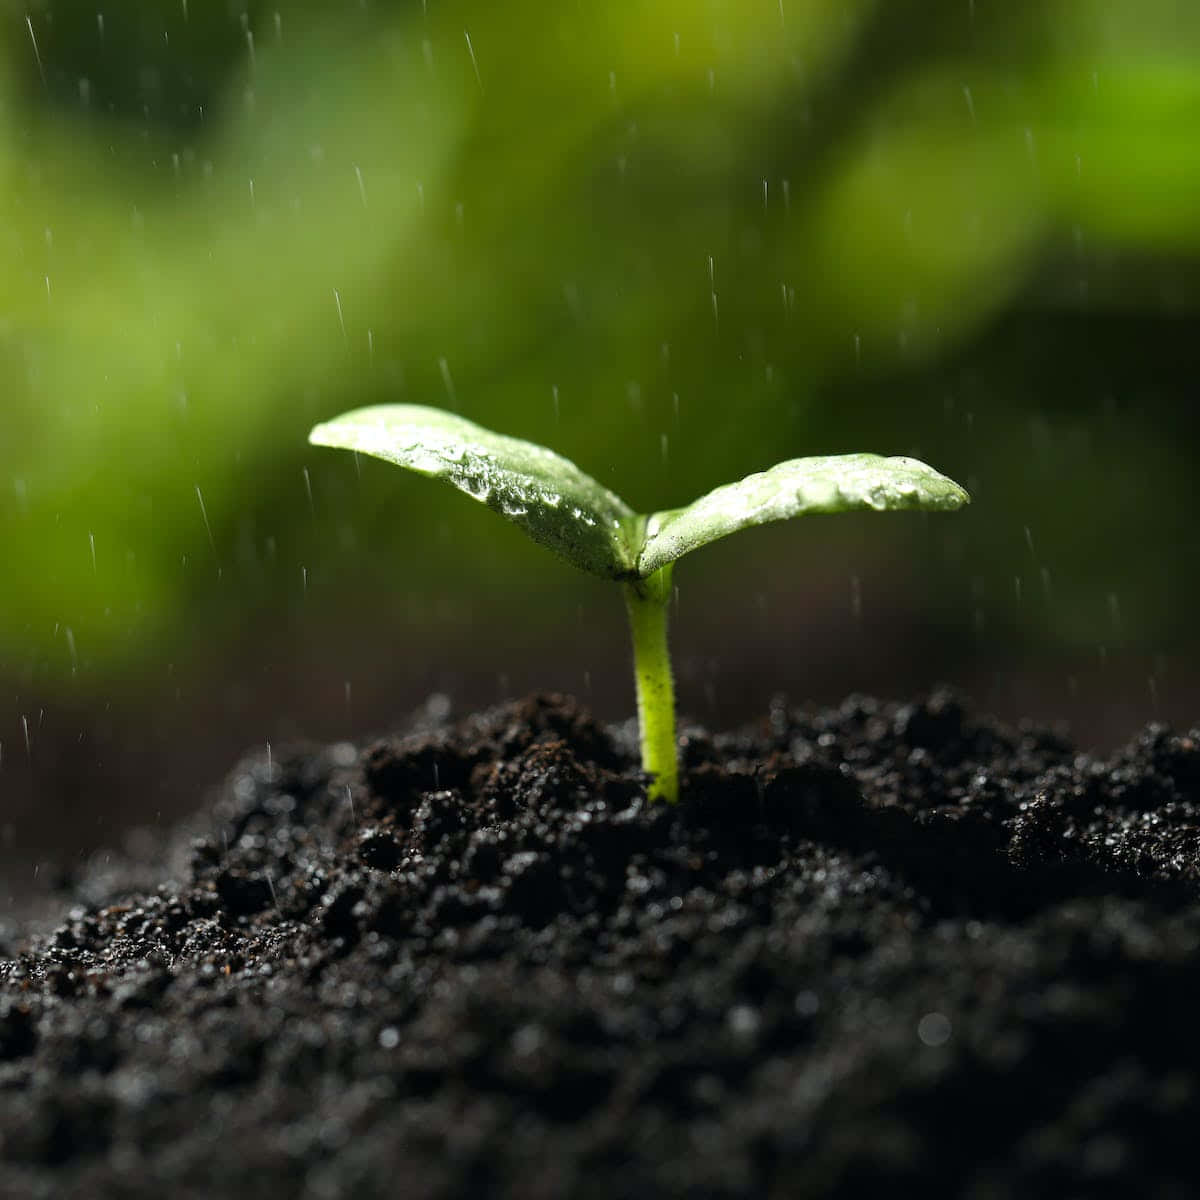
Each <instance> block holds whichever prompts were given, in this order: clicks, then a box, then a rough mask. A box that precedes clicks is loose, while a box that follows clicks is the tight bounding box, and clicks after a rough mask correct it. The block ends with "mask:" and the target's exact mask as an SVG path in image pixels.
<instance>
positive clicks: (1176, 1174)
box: [0, 694, 1200, 1200]
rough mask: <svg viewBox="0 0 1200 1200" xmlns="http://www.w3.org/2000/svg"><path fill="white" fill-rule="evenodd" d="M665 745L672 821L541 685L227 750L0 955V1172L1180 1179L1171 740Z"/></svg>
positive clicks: (884, 1190) (856, 720)
mask: <svg viewBox="0 0 1200 1200" xmlns="http://www.w3.org/2000/svg"><path fill="white" fill-rule="evenodd" d="M685 732H686V738H685V748H684V760H685V766H686V771H685V777H686V784H685V795H684V799H683V801H682V802H681V803H680V804H679V805H678V806H677V807H674V808H668V807H665V806H661V805H658V806H650V807H647V805H646V804H645V803H644V801H643V799H642V795H643V789H642V787H641V781H640V780H639V777H638V775H637V772H636V770H635V768H634V765H633V763H634V746H633V745H632V740H633V731H632V729H630V728H629V727H627V726H626V727H622V728H621V729H618V730H606V729H604V728H601V727H599V726H597V725H596V724H594V723H593V722H592V721H591V720H590V718H589V717H588V716H587V715H586V714H585V713H584V712H582V711H581V710H580V709H578V708H577V707H576V706H575V705H574V704H573V703H572V702H570V701H567V700H562V699H558V698H537V699H531V700H527V701H523V702H520V703H515V704H512V705H509V706H505V707H502V708H498V709H495V710H492V711H490V712H487V713H484V714H482V715H477V716H473V717H470V718H468V719H467V720H465V721H463V722H462V723H461V724H457V725H454V724H443V725H437V724H433V723H427V724H426V725H425V726H423V727H416V726H414V727H413V728H412V729H410V730H409V731H408V733H407V734H406V735H405V736H398V737H395V738H390V739H387V740H384V741H380V742H377V743H375V744H373V745H369V746H366V747H364V748H361V749H358V748H354V747H350V746H348V745H342V746H335V747H329V748H325V749H320V750H317V751H315V752H311V751H310V752H306V751H296V752H295V753H293V754H291V755H290V756H280V755H279V754H278V752H277V753H276V760H275V763H274V766H273V769H272V768H271V767H269V766H268V764H267V763H266V762H264V761H260V760H255V761H248V762H246V763H244V764H243V765H242V766H241V767H240V768H238V770H237V771H235V772H234V774H233V775H232V777H231V779H230V781H229V783H228V785H227V788H226V790H225V792H224V794H223V795H222V797H221V798H220V800H219V801H218V802H217V803H216V805H215V807H214V809H213V810H212V811H211V812H209V813H208V814H207V815H206V816H205V817H203V818H202V819H201V823H199V824H197V825H195V826H194V827H193V828H191V829H186V830H183V831H181V832H180V833H179V834H177V835H176V836H175V837H174V839H173V840H172V841H171V842H170V843H168V844H167V845H166V846H164V847H163V849H162V857H161V858H160V860H159V871H160V878H162V877H167V876H170V877H171V878H172V879H173V880H176V881H177V882H163V883H161V884H159V885H158V886H157V887H151V888H150V889H149V890H146V889H145V885H144V883H139V882H136V881H137V880H139V879H141V880H144V878H145V870H146V868H145V866H144V865H142V866H141V867H139V866H137V865H136V864H131V865H130V867H129V868H128V869H129V871H132V872H134V875H132V876H131V875H129V874H125V875H123V874H122V872H121V871H119V870H118V871H116V872H110V873H109V874H108V875H106V876H93V877H91V878H85V879H83V880H81V881H79V883H78V885H77V895H78V896H80V897H84V898H85V899H84V900H83V901H82V902H78V903H77V904H76V906H75V907H73V908H71V910H70V912H69V915H68V916H67V918H66V919H65V920H64V921H63V922H62V924H61V925H59V926H58V928H57V929H55V930H54V931H53V932H52V933H50V934H48V935H46V936H44V937H40V938H37V939H35V940H34V941H33V942H32V943H31V944H30V945H29V946H28V947H27V948H26V949H25V950H23V951H21V952H20V953H18V952H17V950H18V948H17V947H15V946H12V945H9V946H7V947H4V946H0V956H13V955H15V957H0V1161H2V1164H3V1167H2V1171H0V1195H3V1196H4V1197H5V1198H9V1197H13V1198H16V1197H25V1196H31V1197H32V1196H36V1197H47V1198H49V1197H54V1198H55V1200H58V1198H63V1197H65V1198H73V1197H80V1198H83V1197H88V1198H93V1197H98V1198H103V1197H115V1196H120V1197H143V1196H144V1197H147V1198H148V1197H155V1198H156V1200H158V1198H160V1197H170V1198H172V1200H188V1198H192V1197H201V1196H223V1197H242V1196H263V1197H268V1196H269V1197H279V1196H301V1197H306V1198H307V1197H311V1198H314V1200H317V1198H326V1197H341V1196H348V1197H349V1196H353V1197H355V1198H356V1200H360V1198H371V1197H388V1198H389V1200H394V1198H396V1197H401V1198H404V1197H418V1198H419V1197H442V1196H444V1197H451V1196H454V1197H459V1196H462V1197H467V1196H469V1197H490V1196H503V1197H513V1198H517V1197H520V1198H521V1200H537V1198H539V1197H546V1198H549V1197H562V1196H573V1197H574V1196H577V1197H596V1198H597V1200H600V1198H603V1200H620V1198H625V1197H628V1198H633V1197H653V1196H659V1195H664V1196H665V1195H669V1196H688V1197H733V1196H753V1197H768V1198H774V1197H779V1198H785V1197H786V1198H789V1200H791V1198H800V1200H803V1198H805V1197H827V1196H859V1195H870V1196H881V1197H882V1196H888V1195H895V1196H916V1197H930V1196H951V1195H953V1196H967V1197H973V1198H978V1200H993V1198H1001V1197H1014V1198H1016V1197H1021V1198H1023V1200H1027V1198H1029V1197H1042V1196H1046V1197H1050V1196H1053V1197H1055V1198H1062V1197H1094V1196H1112V1197H1123V1198H1124V1197H1130V1196H1134V1195H1145V1196H1152V1197H1171V1196H1179V1197H1189V1196H1193V1195H1195V1194H1196V1188H1197V1180H1198V1179H1200V1171H1198V1169H1197V1164H1196V1151H1195V1146H1196V1137H1197V1135H1196V1130H1197V1127H1198V1124H1197V1123H1198V1118H1200V1049H1198V1046H1197V1034H1196V1030H1197V1025H1198V1016H1200V903H1198V902H1197V901H1198V898H1200V733H1193V734H1191V735H1188V736H1179V735H1176V734H1173V733H1171V732H1170V731H1168V730H1167V729H1164V728H1160V727H1150V728H1148V729H1147V730H1146V731H1145V732H1144V733H1143V734H1142V735H1141V736H1140V737H1138V738H1137V739H1136V740H1135V741H1134V742H1132V743H1131V744H1130V745H1129V746H1128V747H1127V748H1126V749H1125V750H1123V751H1121V752H1120V753H1118V754H1117V755H1116V756H1115V757H1113V758H1112V759H1111V760H1108V761H1099V760H1096V759H1093V758H1090V757H1088V756H1086V755H1081V754H1077V753H1076V752H1075V751H1074V750H1073V749H1072V748H1071V747H1070V746H1069V745H1068V744H1066V742H1064V741H1063V740H1061V739H1060V738H1059V737H1057V736H1055V735H1052V734H1049V733H1047V732H1044V731H1040V730H1034V729H1020V730H1012V729H1006V728H1002V727H1000V726H998V725H996V724H994V723H993V722H991V721H988V720H985V719H981V718H978V717H975V716H973V715H972V714H970V713H969V712H967V711H965V710H964V708H963V707H962V705H961V704H960V703H959V702H958V701H956V700H955V699H954V698H953V697H951V696H948V695H944V694H937V695H934V696H933V697H931V698H930V699H928V700H927V701H925V702H922V703H917V704H905V705H882V704H878V703H876V702H874V701H870V700H864V699H852V700H850V701H847V702H846V704H844V705H843V706H842V708H840V709H839V710H836V711H826V712H819V713H811V712H796V711H792V710H790V709H788V708H786V707H785V706H784V705H782V704H778V705H776V706H774V707H772V709H771V711H770V713H769V716H768V717H767V718H766V719H765V720H764V721H763V722H762V723H761V724H760V725H758V726H755V727H753V728H751V729H748V730H745V731H743V732H741V733H738V734H734V735H730V736H720V737H715V736H710V735H708V734H706V733H704V732H703V731H701V730H698V729H689V730H686V731H685ZM137 872H141V875H140V876H139V875H138V874H137ZM87 897H90V899H86V898H87Z"/></svg>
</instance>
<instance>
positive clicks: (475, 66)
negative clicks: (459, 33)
mask: <svg viewBox="0 0 1200 1200" xmlns="http://www.w3.org/2000/svg"><path fill="white" fill-rule="evenodd" d="M463 37H465V38H466V39H467V53H468V54H469V55H470V56H471V69H472V70H473V71H474V72H475V82H476V83H477V84H479V91H480V93H481V94H482V92H483V78H482V77H481V76H480V74H479V63H478V62H477V61H476V58H475V47H474V46H472V45H471V35H470V34H469V33H468V32H467V31H466V30H465V29H464V30H463Z"/></svg>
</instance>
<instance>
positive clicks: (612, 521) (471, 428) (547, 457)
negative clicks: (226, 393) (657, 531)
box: [308, 404, 643, 579]
mask: <svg viewBox="0 0 1200 1200" xmlns="http://www.w3.org/2000/svg"><path fill="white" fill-rule="evenodd" d="M308 440H309V441H310V442H312V444H313V445H315V446H334V447H338V448H341V449H345V450H357V451H359V452H361V453H363V454H370V455H372V456H373V457H375V458H382V459H384V460H385V461H386V462H390V463H395V464H396V465H397V466H399V467H407V468H408V469H409V470H410V471H416V472H417V473H418V474H420V475H427V476H429V477H430V478H433V479H444V480H445V481H446V482H447V483H449V484H452V485H453V486H454V487H456V488H458V490H459V491H460V492H466V493H467V495H468V496H471V497H473V498H474V499H476V500H478V501H480V502H481V503H483V504H486V505H487V506H488V508H490V509H492V510H493V511H494V512H497V513H499V514H500V515H501V516H503V517H507V518H508V520H510V521H512V522H513V524H514V525H519V526H520V527H521V528H522V529H523V530H524V531H525V532H526V533H527V534H528V535H529V536H530V537H531V538H532V539H533V540H534V541H535V542H538V543H539V544H540V545H543V546H545V547H546V548H547V549H549V550H553V551H554V552H555V553H556V554H559V555H561V556H562V557H563V558H565V559H566V560H567V561H568V562H570V563H572V564H574V565H575V566H577V567H579V568H580V569H582V570H584V571H588V572H590V573H591V574H593V575H600V576H602V577H603V578H605V579H622V578H630V577H633V576H635V575H636V574H637V568H636V561H637V548H638V546H639V545H640V541H641V527H642V524H643V522H642V519H641V518H640V517H639V516H638V515H637V514H636V513H635V512H633V510H632V509H631V508H629V506H628V505H627V504H626V503H625V502H624V501H623V500H622V499H621V498H620V497H619V496H616V495H614V494H613V493H612V492H610V491H609V490H608V489H607V488H605V487H602V486H601V485H600V484H599V483H597V482H596V481H595V480H594V479H592V478H591V476H589V475H585V474H584V472H583V471H581V470H580V469H579V468H578V467H577V466H576V465H575V464H574V463H573V462H569V461H568V460H567V459H565V458H562V457H561V456H559V455H557V454H555V453H554V452H553V451H552V450H547V449H546V448H545V447H544V446H538V445H535V444H534V443H533V442H525V441H522V440H521V439H520V438H513V437H505V436H504V435H503V434H499V433H492V432H491V430H488V429H484V428H482V426H479V425H476V424H475V423H474V422H472V421H468V420H466V418H464V417H459V416H456V415H455V414H454V413H448V412H445V411H444V410H442V409H439V408H427V407H425V406H424V405H419V404H381V405H376V406H374V407H371V408H359V409H355V410H354V411H352V412H348V413H343V414H342V415H341V416H339V417H335V418H334V419H333V420H332V421H328V422H326V423H325V424H323V425H318V426H317V427H316V428H315V429H313V431H312V432H311V433H310V434H309V435H308Z"/></svg>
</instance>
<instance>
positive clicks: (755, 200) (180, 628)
mask: <svg viewBox="0 0 1200 1200" xmlns="http://www.w3.org/2000/svg"><path fill="white" fill-rule="evenodd" d="M0 54H2V55H3V71H2V73H0V76H2V77H0V571H2V572H3V575H2V586H0V866H2V867H3V870H4V873H5V882H6V883H7V884H8V885H9V886H8V892H7V893H6V892H5V890H4V888H3V887H0V900H2V899H3V897H4V895H5V894H11V893H12V892H13V889H15V888H19V887H20V886H21V884H22V882H23V881H27V880H28V879H29V878H31V877H32V875H33V874H34V873H36V872H40V871H42V869H43V865H44V864H49V865H47V866H46V870H47V872H49V871H50V870H51V866H54V869H56V870H61V869H63V868H64V865H65V868H66V869H69V868H70V864H71V863H73V862H76V861H78V860H79V857H80V856H81V855H85V854H87V853H89V852H90V851H91V850H92V849H93V848H94V847H96V846H98V845H102V844H106V843H107V844H112V843H114V842H117V841H119V840H120V838H121V836H122V831H123V830H125V829H127V828H129V827H131V826H133V825H136V824H138V823H144V822H150V823H154V822H159V823H165V822H168V821H170V820H171V819H173V818H174V817H175V816H177V815H178V814H180V813H182V812H185V811H187V810H189V809H191V808H193V807H195V806H196V805H197V804H198V803H199V802H200V800H201V799H202V797H203V795H204V793H205V790H206V789H207V788H209V787H211V786H212V785H213V784H214V783H216V782H217V781H218V780H219V779H220V778H221V776H222V774H223V773H224V772H225V770H226V769H227V768H228V767H229V766H230V765H231V763H232V762H233V761H234V759H235V757H236V756H237V755H238V754H239V753H240V752H241V751H242V750H245V749H247V748H250V749H254V748H259V749H260V750H261V751H262V752H264V753H265V748H266V745H267V743H268V742H273V743H275V744H276V745H279V744H280V743H282V742H285V741H288V740H289V739H295V738H313V739H322V740H324V739H340V738H348V737H353V736H360V735H362V734H363V733H365V732H367V731H370V730H382V729H386V728H388V727H391V726H393V725H394V724H395V723H396V722H398V721H400V720H402V719H404V718H405V716H406V714H409V713H411V712H412V711H413V710H414V709H417V708H419V707H420V706H421V705H422V704H423V703H425V698H426V697H428V696H430V695H431V694H434V695H435V696H436V697H437V698H436V699H435V701H434V704H435V707H444V705H445V704H446V703H449V704H450V705H451V706H452V707H453V709H454V710H455V711H466V710H469V709H470V708H472V707H473V706H476V705H479V704H483V703H490V702H492V701H494V700H496V699H499V698H503V697H506V696H509V695H514V694H520V693H523V692H525V691H528V690H530V689H535V688H539V689H540V688H546V689H562V690H567V691H571V692H574V693H576V694H578V695H579V696H580V697H581V698H582V699H583V700H584V701H585V702H586V703H588V704H589V705H591V706H592V707H593V709H594V710H595V711H597V712H598V713H599V714H600V715H601V716H603V717H604V718H606V719H619V718H621V717H623V716H625V715H627V714H629V713H630V712H631V711H632V704H633V701H632V684H631V681H630V678H629V671H628V650H627V647H626V641H625V639H626V633H625V629H624V624H623V622H624V617H623V611H622V607H621V603H620V597H619V594H618V593H617V591H616V590H615V589H613V588H612V587H611V586H610V585H606V584H604V583H602V582H599V581H594V580H591V579H589V578H587V577H584V576H582V575H579V574H576V573H575V572H573V571H572V570H571V568H569V567H567V566H565V565H563V564H560V563H558V562H557V561H555V560H553V559H551V558H550V557H549V556H547V555H546V554H545V553H544V552H543V551H541V550H540V549H538V548H537V547H535V546H533V545H532V544H531V543H528V542H526V541H525V539H524V538H523V536H522V535H521V534H520V533H519V532H518V531H516V530H515V529H513V528H511V527H509V526H507V525H506V524H505V523H503V522H501V521H498V520H497V519H496V517H495V516H494V515H493V514H491V513H489V512H487V511H486V510H485V509H483V508H482V507H480V506H477V505H473V504H472V502H471V501H470V500H468V499H466V498H465V497H462V496H460V495H458V494H457V493H454V492H452V491H450V490H449V489H445V488H443V487H439V486H437V485H435V484H432V483H429V482H427V481H424V480H420V479H416V478H409V477H407V476H405V475H404V473H402V472H398V471H395V470H394V469H391V468H388V467H386V466H384V465H383V464H379V463H375V462H367V461H362V462H359V463H356V462H355V461H354V459H353V457H352V456H350V455H345V454H338V453H334V452H331V451H318V450H314V449H313V448H311V447H309V446H307V445H306V442H305V436H306V434H307V431H308V429H309V428H310V426H311V425H312V424H313V423H314V422H316V421H318V420H320V419H323V418H326V417H328V416H330V415H332V414H334V413H336V412H339V411H341V410H343V409H346V408H348V407H352V406H355V405H359V404H363V403H370V402H379V401H388V400H407V401H410V402H420V403H432V404H439V405H446V406H449V407H452V408H455V409H457V410H459V411H461V412H462V413H464V414H465V415H467V416H469V417H471V418H473V419H475V420H478V421H480V422H482V423H484V424H485V425H488V426H490V427H493V428H496V429H499V430H502V431H504V432H508V433H512V434H516V435H519V436H524V437H528V438H531V439H533V440H536V441H540V442H543V443H546V444H548V445H550V446H552V447H553V448H554V449H556V450H558V451H560V452H562V453H564V454H566V455H568V456H569V457H571V458H573V459H575V460H576V461H577V462H578V463H579V464H580V465H581V466H583V467H584V469H586V470H588V471H589V472H591V473H592V474H594V475H596V476H597V477H598V478H600V479H601V480H603V481H604V482H606V483H608V484H610V485H611V486H613V487H614V488H615V489H616V490H617V491H619V492H620V493H621V494H623V495H624V496H626V497H627V498H628V499H629V500H630V502H631V503H633V504H634V505H635V506H637V507H641V508H644V509H653V508H663V507H670V506H673V505H677V504H680V503H683V502H685V501H687V500H689V499H691V498H693V497H694V496H696V495H697V494H699V493H700V492H702V491H704V490H706V489H708V488H710V487H712V486H715V485H717V484H720V483H724V482H728V481H730V480H732V479H734V478H737V477H739V476H740V475H742V474H744V473H747V472H749V471H752V470H756V469H761V468H763V467H765V466H767V465H770V464H771V463H773V462H775V461H777V460H779V459H782V458H785V457H791V456H795V455H800V454H804V453H825V452H835V451H843V450H866V449H870V450H876V451H879V452H883V453H910V454H916V455H918V456H920V457H922V458H925V459H927V460H928V461H930V462H932V463H933V464H935V465H936V466H938V467H939V468H941V469H942V470H944V471H946V472H947V473H949V474H951V475H952V476H954V477H955V478H957V479H959V480H960V481H962V482H963V483H964V484H966V485H967V486H968V487H969V488H970V490H971V491H972V493H973V496H974V500H975V503H974V505H973V506H972V508H971V509H970V510H968V511H967V512H966V513H964V514H957V515H954V516H931V517H925V516H913V515H897V516H889V517H857V516H855V517H842V518H823V519H813V520H812V521H810V522H795V523H791V524H789V525H784V526H777V527H772V528H768V529H762V530H756V531H753V532H751V533H747V534H744V535H741V536H739V537H737V538H734V539H730V540H729V541H726V542H723V543H720V544H718V545H715V546H713V547H711V548H708V549H706V550H704V551H703V552H701V553H698V554H697V555H695V556H694V557H692V558H689V559H688V560H687V561H685V562H684V563H683V564H681V566H680V568H679V570H678V572H677V574H676V580H677V582H678V584H679V586H680V593H679V606H678V613H677V617H676V620H675V623H674V630H673V632H674V644H675V648H676V656H677V667H678V674H679V689H680V699H681V707H682V709H683V710H684V712H685V713H686V714H689V715H690V716H692V717H694V718H696V719H698V720H701V721H704V722H707V723H709V724H714V725H722V724H728V723H731V722H734V721H738V720H742V719H746V718H748V717H753V716H754V715H756V714H761V713H762V712H763V711H764V710H765V708H766V706H767V702H768V699H769V697H770V696H771V695H772V694H775V693H780V692H782V693H786V694H787V695H788V696H789V697H790V698H791V699H792V700H794V701H797V702H800V701H807V700H814V701H819V702H823V701H830V700H836V699H837V698H839V697H840V696H842V695H844V694H845V693H846V692H849V691H852V690H869V691H872V692H876V693H879V694H883V695H887V696H901V695H907V694H911V693H913V692H915V691H919V690H920V689H923V688H927V687H929V686H930V685H931V684H932V683H934V682H935V681H939V680H943V681H948V682H949V683H951V684H953V685H955V686H957V687H959V688H961V689H962V690H963V691H964V692H965V693H966V694H967V695H969V696H970V697H971V698H972V699H973V700H974V701H975V702H976V703H978V704H979V705H980V706H982V707H984V708H987V709H990V710H992V711H994V712H997V713H998V714H1000V715H1001V716H1003V717H1005V718H1006V719H1011V720H1019V719H1022V718H1033V719H1037V720H1040V721H1065V722H1069V723H1070V726H1071V728H1072V730H1073V733H1074V736H1076V737H1077V739H1078V740H1079V742H1080V744H1081V745H1085V746H1098V747H1105V746H1111V745H1113V744H1115V743H1116V742H1119V741H1121V740H1123V739H1124V738H1126V737H1128V736H1130V735H1131V734H1132V733H1134V732H1135V730H1136V728H1137V727H1138V725H1139V724H1140V723H1142V722H1145V721H1147V720H1150V719H1163V720H1170V721H1173V722H1175V723H1178V724H1186V723H1189V722H1190V721H1191V719H1192V718H1193V716H1194V714H1195V712H1196V711H1197V708H1198V707H1200V703H1198V702H1200V676H1197V673H1196V666H1197V661H1196V660H1197V648H1198V645H1197V637H1196V620H1195V617H1194V615H1193V611H1192V610H1193V604H1192V603H1191V599H1192V597H1193V596H1194V594H1195V587H1196V583H1197V570H1196V563H1197V558H1196V550H1197V534H1196V513H1197V505H1196V499H1197V497H1196V494H1195V492H1196V485H1195V482H1194V479H1195V476H1194V471H1193V457H1194V453H1195V448H1196V446H1197V422H1198V420H1200V417H1198V415H1197V407H1196V403H1195V399H1196V389H1197V378H1198V368H1200V351H1198V347H1197V343H1198V341H1200V338H1198V334H1200V328H1198V326H1197V308H1198V306H1200V6H1197V5H1194V4H1184V3H1181V2H1180V0H887V2H886V3H885V2H883V0H878V2H868V0H701V2H697V0H686V2H685V0H658V2H657V3H653V4H646V3H641V2H638V3H633V2H624V0H612V2H609V3H604V4H579V3H573V2H569V3H555V4H547V3H533V2H528V0H527V2H521V0H512V2H509V3H505V4H494V3H490V2H487V3H485V2H479V0H476V2H455V0H403V2H396V3H386V2H383V0H361V2H360V3H354V4H330V3H317V2H316V0H273V2H267V3H262V4H258V3H245V2H244V0H220V2H218V3H209V2H207V0H171V2H170V3H168V2H165V0H97V3H96V4H88V5H83V4H75V3H69V2H66V0H29V2H28V4H27V6H16V7H14V6H11V5H6V6H4V8H3V20H2V23H0Z"/></svg>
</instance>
